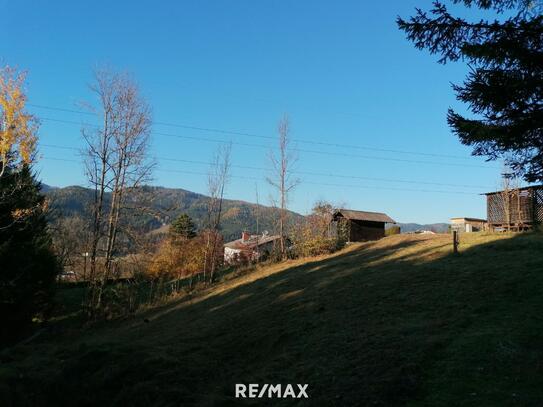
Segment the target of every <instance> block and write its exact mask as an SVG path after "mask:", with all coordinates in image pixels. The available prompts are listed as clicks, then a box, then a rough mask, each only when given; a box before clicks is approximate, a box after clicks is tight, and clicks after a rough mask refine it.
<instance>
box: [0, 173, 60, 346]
mask: <svg viewBox="0 0 543 407" xmlns="http://www.w3.org/2000/svg"><path fill="white" fill-rule="evenodd" d="M45 210H46V205H45V198H44V196H43V195H41V194H40V183H39V182H37V181H36V179H35V178H34V175H33V174H32V172H31V170H30V168H29V166H28V165H24V166H23V167H20V168H17V169H16V168H15V167H14V166H13V165H9V164H8V166H7V167H6V170H5V172H4V175H3V176H2V177H1V178H0V318H1V320H2V324H3V328H2V330H1V331H0V332H2V333H1V334H0V343H6V342H8V341H11V340H14V339H16V338H17V337H18V336H19V335H20V334H21V333H23V331H24V330H25V328H28V327H29V326H30V324H31V322H32V320H33V319H34V318H38V319H43V318H44V317H45V316H46V314H47V311H48V310H49V309H50V306H51V300H52V295H53V289H54V286H55V278H56V276H57V274H58V272H59V271H60V267H59V263H58V262H57V260H56V257H55V255H54V254H53V251H52V244H51V238H50V236H49V234H48V229H47V221H46V217H45Z"/></svg>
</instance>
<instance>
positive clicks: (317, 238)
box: [291, 202, 345, 257]
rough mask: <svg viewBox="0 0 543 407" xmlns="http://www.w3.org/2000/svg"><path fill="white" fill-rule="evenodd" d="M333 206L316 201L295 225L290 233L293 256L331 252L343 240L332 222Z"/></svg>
mask: <svg viewBox="0 0 543 407" xmlns="http://www.w3.org/2000/svg"><path fill="white" fill-rule="evenodd" d="M333 214H334V208H333V206H332V205H331V204H329V203H327V202H317V203H316V204H315V206H314V207H313V211H312V213H311V214H310V215H308V216H306V217H305V219H304V220H303V221H302V222H301V223H299V224H298V225H296V227H295V228H294V230H293V232H292V233H291V240H292V243H293V246H292V251H293V255H294V256H298V257H309V256H318V255H321V254H328V253H333V252H334V251H336V250H339V249H341V248H342V247H343V245H344V244H345V242H344V241H343V239H342V238H341V235H340V234H339V233H338V230H337V228H336V227H334V225H333V224H332V219H333Z"/></svg>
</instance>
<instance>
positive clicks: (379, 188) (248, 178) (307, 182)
mask: <svg viewBox="0 0 543 407" xmlns="http://www.w3.org/2000/svg"><path fill="white" fill-rule="evenodd" d="M43 159H44V160H53V161H68V162H75V163H79V161H77V160H70V159H64V158H57V157H43ZM156 171H159V172H166V173H177V174H191V175H202V176H207V175H209V174H207V173H205V172H198V171H188V170H174V169H165V168H158V169H157V170H156ZM230 178H236V179H244V180H256V181H262V178H258V177H251V176H245V175H230ZM303 183H304V184H309V185H317V186H327V187H340V188H361V189H370V190H384V191H387V190H388V191H402V192H403V191H406V192H424V193H439V194H453V195H472V196H473V195H479V194H478V193H475V192H463V191H443V190H431V189H410V188H394V187H379V186H370V185H358V184H356V185H354V184H335V183H321V182H311V181H304V182H303Z"/></svg>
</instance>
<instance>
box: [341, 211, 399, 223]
mask: <svg viewBox="0 0 543 407" xmlns="http://www.w3.org/2000/svg"><path fill="white" fill-rule="evenodd" d="M338 214H341V216H343V217H344V218H346V219H350V220H365V221H368V222H384V223H396V221H395V220H394V219H392V218H391V217H389V216H388V215H387V214H384V213H380V212H366V211H355V210H352V209H338V210H337V211H336V213H335V214H334V216H336V215H338Z"/></svg>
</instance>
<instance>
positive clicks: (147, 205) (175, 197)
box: [42, 185, 302, 241]
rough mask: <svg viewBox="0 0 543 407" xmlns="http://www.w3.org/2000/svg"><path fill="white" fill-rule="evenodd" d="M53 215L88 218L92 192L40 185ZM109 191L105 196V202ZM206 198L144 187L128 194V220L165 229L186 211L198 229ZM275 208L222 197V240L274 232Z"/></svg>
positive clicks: (142, 228)
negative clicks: (242, 233) (245, 233)
mask: <svg viewBox="0 0 543 407" xmlns="http://www.w3.org/2000/svg"><path fill="white" fill-rule="evenodd" d="M42 191H43V192H44V194H45V195H46V196H47V197H48V198H49V199H50V202H51V205H50V206H51V208H52V209H53V213H55V214H56V215H57V216H80V217H83V218H88V219H89V220H90V210H89V208H90V205H91V203H92V201H93V194H94V191H93V190H91V189H88V188H83V187H79V186H70V187H65V188H55V187H51V186H48V185H43V186H42ZM109 199H110V194H107V195H106V202H109ZM209 199H210V198H209V197H207V196H205V195H202V194H198V193H195V192H191V191H187V190H184V189H174V188H164V187H152V186H146V187H143V188H141V189H139V190H138V191H137V192H133V193H131V194H130V196H129V199H128V202H127V204H128V206H129V207H132V208H139V209H140V210H137V209H129V210H128V215H129V216H128V217H127V219H128V222H129V223H130V225H131V226H132V227H135V228H137V229H138V230H140V231H141V232H142V233H148V232H152V231H155V233H156V232H158V233H160V232H162V231H167V226H166V225H169V224H170V223H171V222H172V220H173V219H175V218H176V217H177V216H179V215H180V214H181V213H187V214H188V215H189V216H190V217H191V218H192V219H193V220H194V223H195V224H196V226H197V227H198V228H202V227H203V225H204V222H205V219H206V214H207V202H208V201H209ZM277 214H278V209H276V208H271V207H268V206H264V205H256V204H253V203H249V202H245V201H239V200H230V199H225V200H224V202H223V212H222V222H221V223H222V230H221V233H222V234H223V237H224V239H225V241H230V240H234V239H238V238H239V237H240V236H241V232H242V231H243V230H248V231H250V232H252V233H255V232H256V231H257V219H258V230H259V232H263V231H265V230H267V231H268V232H270V233H274V232H276V227H275V219H277ZM301 218H302V215H300V214H298V213H295V212H290V219H291V220H293V221H297V220H300V219H301Z"/></svg>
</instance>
